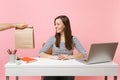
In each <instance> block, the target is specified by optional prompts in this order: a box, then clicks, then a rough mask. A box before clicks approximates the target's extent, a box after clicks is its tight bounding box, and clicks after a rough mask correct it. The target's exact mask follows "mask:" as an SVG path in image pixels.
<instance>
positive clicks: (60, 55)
mask: <svg viewBox="0 0 120 80" xmlns="http://www.w3.org/2000/svg"><path fill="white" fill-rule="evenodd" d="M58 59H59V60H67V59H69V55H67V54H59V55H58Z"/></svg>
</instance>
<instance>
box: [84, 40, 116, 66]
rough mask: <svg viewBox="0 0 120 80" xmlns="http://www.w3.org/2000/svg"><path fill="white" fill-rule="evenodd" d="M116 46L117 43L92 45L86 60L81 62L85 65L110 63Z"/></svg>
mask: <svg viewBox="0 0 120 80" xmlns="http://www.w3.org/2000/svg"><path fill="white" fill-rule="evenodd" d="M117 45H118V42H112V43H95V44H92V45H91V47H90V51H89V55H88V59H87V60H86V61H82V62H83V63H85V64H96V63H104V62H110V61H112V60H113V58H114V55H115V51H116V48H117Z"/></svg>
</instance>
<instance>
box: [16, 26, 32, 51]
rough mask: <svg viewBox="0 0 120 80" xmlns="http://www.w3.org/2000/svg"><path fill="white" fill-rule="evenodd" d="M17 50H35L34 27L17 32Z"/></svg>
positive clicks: (17, 30)
mask: <svg viewBox="0 0 120 80" xmlns="http://www.w3.org/2000/svg"><path fill="white" fill-rule="evenodd" d="M15 48H16V49H29V48H34V30H33V27H27V28H24V29H16V30H15Z"/></svg>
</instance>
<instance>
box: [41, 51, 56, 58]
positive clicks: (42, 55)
mask: <svg viewBox="0 0 120 80" xmlns="http://www.w3.org/2000/svg"><path fill="white" fill-rule="evenodd" d="M39 57H42V58H50V59H58V56H53V55H49V54H47V53H44V52H41V53H40V54H39Z"/></svg>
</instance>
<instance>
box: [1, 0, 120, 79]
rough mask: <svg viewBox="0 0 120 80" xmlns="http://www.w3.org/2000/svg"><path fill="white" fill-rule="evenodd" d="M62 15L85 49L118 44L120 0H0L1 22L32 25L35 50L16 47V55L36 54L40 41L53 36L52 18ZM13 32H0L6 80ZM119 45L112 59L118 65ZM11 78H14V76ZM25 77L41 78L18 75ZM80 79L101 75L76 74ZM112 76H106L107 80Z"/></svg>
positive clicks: (2, 61)
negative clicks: (91, 45) (92, 46)
mask: <svg viewBox="0 0 120 80" xmlns="http://www.w3.org/2000/svg"><path fill="white" fill-rule="evenodd" d="M61 14H65V15H67V16H68V17H69V18H70V20H71V26H72V31H73V34H74V35H75V36H77V37H78V38H79V40H80V41H81V43H82V45H83V46H84V48H85V49H86V50H87V51H89V48H90V44H91V43H94V42H112V41H118V42H119V43H120V36H119V34H120V31H119V29H120V22H119V21H120V0H0V22H1V23H2V22H3V23H17V22H23V23H27V24H29V25H32V26H34V30H35V49H19V50H18V54H17V55H18V56H37V55H38V51H39V49H40V48H41V45H42V43H43V42H44V41H46V40H47V39H48V38H49V37H50V36H52V35H54V32H55V29H54V25H53V20H54V18H55V17H56V16H58V15H61ZM14 31H15V30H14V29H10V30H6V31H1V32H0V36H1V38H0V80H5V77H4V76H5V73H4V64H5V63H6V62H7V61H8V55H7V54H6V50H7V49H8V48H11V49H12V48H14ZM119 48H120V46H118V48H117V51H116V55H115V58H114V61H115V62H117V63H118V64H120V62H119V60H120V59H119V56H120V54H119V52H120V50H119ZM119 73H120V69H119ZM119 76H120V74H119ZM11 78H12V80H14V77H11ZM28 79H29V80H33V79H34V80H40V77H20V80H28ZM79 79H80V80H93V79H94V80H101V79H103V77H76V80H79ZM112 79H113V78H112V77H109V80H112ZM119 79H120V77H118V80H119Z"/></svg>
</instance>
